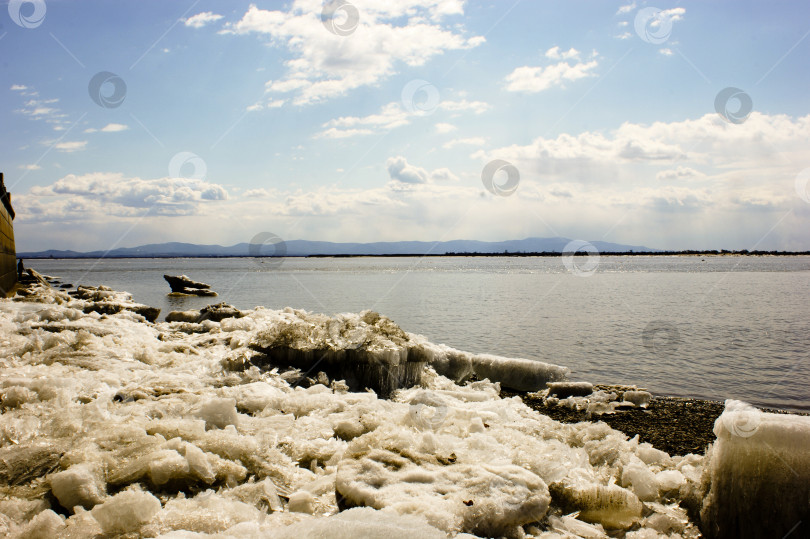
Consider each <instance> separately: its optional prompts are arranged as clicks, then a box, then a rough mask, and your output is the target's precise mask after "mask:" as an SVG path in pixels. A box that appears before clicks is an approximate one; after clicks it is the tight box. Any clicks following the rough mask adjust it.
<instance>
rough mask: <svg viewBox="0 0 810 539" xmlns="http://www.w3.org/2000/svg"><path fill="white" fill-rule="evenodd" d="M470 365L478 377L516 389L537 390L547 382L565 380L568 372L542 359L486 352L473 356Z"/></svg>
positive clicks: (564, 368)
mask: <svg viewBox="0 0 810 539" xmlns="http://www.w3.org/2000/svg"><path fill="white" fill-rule="evenodd" d="M472 365H473V371H474V372H475V374H476V375H477V376H478V378H488V379H489V380H491V381H493V382H500V384H501V385H502V386H504V387H508V388H510V389H516V390H518V391H537V390H539V389H541V388H544V387H546V384H548V383H549V382H556V381H560V380H565V378H566V376H568V372H569V370H568V369H567V368H566V367H560V366H557V365H551V364H549V363H543V362H542V361H534V360H530V359H520V358H506V357H501V356H493V355H487V354H482V355H477V356H473V358H472Z"/></svg>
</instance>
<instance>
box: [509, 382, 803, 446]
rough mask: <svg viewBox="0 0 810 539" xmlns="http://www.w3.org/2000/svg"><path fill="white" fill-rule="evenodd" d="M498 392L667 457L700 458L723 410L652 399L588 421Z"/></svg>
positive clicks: (704, 403) (580, 414)
mask: <svg viewBox="0 0 810 539" xmlns="http://www.w3.org/2000/svg"><path fill="white" fill-rule="evenodd" d="M501 393H502V395H503V396H505V397H506V396H512V395H518V396H520V397H521V398H522V399H523V402H524V403H526V405H527V406H529V407H530V408H532V409H534V410H537V411H538V412H540V413H541V414H544V415H547V416H549V417H551V418H552V419H555V420H557V421H561V422H563V423H578V422H580V421H604V422H605V423H607V424H608V425H610V426H611V427H612V428H614V429H616V430H619V431H621V432H623V433H625V434H626V435H628V436H630V437H631V438H632V437H633V436H635V435H638V437H639V441H641V442H649V443H651V444H652V445H653V447H655V448H657V449H660V450H662V451H666V452H667V453H669V454H670V455H686V454H688V453H695V454H700V455H702V454H703V453H704V452H705V451H706V448H707V447H708V445H709V444H711V443H713V442H714V440H715V435H714V432H713V429H714V422H715V420H716V419H717V418H718V417H719V416H720V414H722V413H723V409H724V407H725V405H724V403H722V402H718V401H709V400H700V399H690V398H681V397H655V396H654V397H653V398H652V401H651V402H650V405H649V406H648V407H647V408H646V409H644V408H630V409H627V410H620V411H617V412H616V413H614V414H603V415H599V416H593V417H592V418H588V417H587V415H586V413H585V411H584V410H571V409H569V408H566V407H563V406H546V404H545V400H544V398H543V397H542V396H541V395H539V394H537V393H524V394H519V393H511V394H510V393H508V392H503V391H502V392H501ZM762 410H763V411H764V412H771V413H780V414H790V413H797V412H788V411H785V410H772V409H766V408H763V409H762ZM801 415H806V414H801Z"/></svg>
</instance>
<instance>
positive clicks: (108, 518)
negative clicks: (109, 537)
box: [91, 489, 160, 534]
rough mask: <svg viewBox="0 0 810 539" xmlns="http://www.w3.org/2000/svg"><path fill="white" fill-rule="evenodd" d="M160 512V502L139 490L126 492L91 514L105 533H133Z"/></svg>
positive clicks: (103, 504) (95, 509) (95, 508)
mask: <svg viewBox="0 0 810 539" xmlns="http://www.w3.org/2000/svg"><path fill="white" fill-rule="evenodd" d="M158 511H160V500H158V499H157V498H155V497H154V496H152V495H151V494H150V493H148V492H143V491H142V490H139V489H132V490H125V491H123V492H119V493H118V494H116V495H115V496H113V497H111V498H108V499H107V501H105V502H104V503H102V504H101V505H97V506H95V507H94V508H93V509H92V511H91V514H92V515H93V517H94V518H95V519H96V520H97V521H98V523H99V524H100V525H101V529H102V530H103V532H104V533H110V534H112V533H132V532H136V531H138V529H139V528H140V527H141V526H142V525H143V524H145V523H147V522H149V521H150V520H151V519H152V517H154V516H155V515H156V514H157V512H158Z"/></svg>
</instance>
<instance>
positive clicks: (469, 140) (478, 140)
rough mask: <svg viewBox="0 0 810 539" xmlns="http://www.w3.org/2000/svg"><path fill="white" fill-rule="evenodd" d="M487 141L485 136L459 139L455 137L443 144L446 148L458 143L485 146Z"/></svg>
mask: <svg viewBox="0 0 810 539" xmlns="http://www.w3.org/2000/svg"><path fill="white" fill-rule="evenodd" d="M486 143H487V139H485V138H484V137H468V138H457V139H453V140H450V141H448V142H445V143H444V144H443V145H442V148H445V149H447V150H449V149H450V148H453V147H454V146H458V145H466V146H483V145H484V144H486Z"/></svg>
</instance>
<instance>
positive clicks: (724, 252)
mask: <svg viewBox="0 0 810 539" xmlns="http://www.w3.org/2000/svg"><path fill="white" fill-rule="evenodd" d="M562 254H563V253H562V252H560V251H541V252H522V251H520V252H514V253H513V252H509V251H504V252H502V253H478V252H472V253H430V254H387V255H347V254H343V255H307V258H356V257H361V256H362V257H420V256H560V255H562ZM571 254H573V255H575V256H586V255H588V254H590V253H589V252H588V251H577V252H575V253H571ZM676 255H677V256H681V255H682V256H717V255H738V256H801V255H810V251H749V250H748V249H743V250H741V251H729V250H726V249H722V250H719V251H718V250H714V251H711V250H708V251H694V250H689V251H606V252H600V253H599V256H676Z"/></svg>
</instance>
